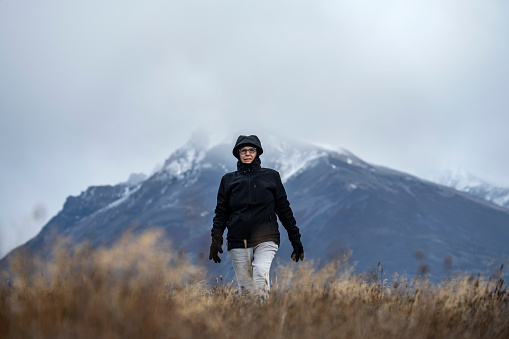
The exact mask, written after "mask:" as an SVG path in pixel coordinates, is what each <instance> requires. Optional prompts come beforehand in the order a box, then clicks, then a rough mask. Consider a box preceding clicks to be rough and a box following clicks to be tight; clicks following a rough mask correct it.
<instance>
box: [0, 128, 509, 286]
mask: <svg viewBox="0 0 509 339" xmlns="http://www.w3.org/2000/svg"><path fill="white" fill-rule="evenodd" d="M261 139H262V144H263V146H264V154H263V155H262V156H261V159H262V166H264V167H271V168H274V169H276V170H278V171H280V173H281V177H282V178H283V180H284V183H285V188H286V191H287V194H288V197H289V200H290V203H291V207H292V209H293V211H294V214H295V217H296V220H297V224H298V226H299V227H300V229H301V233H302V241H303V244H304V249H305V252H306V260H314V261H315V263H326V262H329V261H330V260H333V259H336V258H343V257H345V256H349V257H350V263H351V264H352V265H354V266H355V268H356V270H357V271H368V270H370V269H371V268H374V267H376V266H377V263H378V262H381V265H382V266H383V267H384V272H385V273H387V274H388V275H390V274H393V273H398V274H403V273H407V274H409V275H411V276H414V275H416V274H419V273H420V272H422V270H423V267H426V270H427V271H429V272H430V276H431V278H432V279H433V280H435V281H439V280H440V279H442V278H443V277H444V275H446V274H447V273H450V271H451V270H461V271H469V272H472V273H475V274H476V273H481V274H485V275H489V274H491V273H492V272H493V271H494V270H495V268H497V267H500V264H501V263H503V262H505V261H506V260H507V259H508V258H509V246H507V243H508V240H509V210H508V209H504V208H502V207H498V206H496V205H494V204H492V203H489V202H486V201H484V200H482V199H479V198H477V197H473V196H471V195H470V194H466V193H463V192H459V191H457V190H455V189H452V188H449V187H445V186H442V185H438V184H435V183H432V182H429V181H425V180H421V179H419V178H417V177H414V176H411V175H408V174H406V173H402V172H398V171H394V170H391V169H388V168H384V167H379V166H374V165H371V164H369V163H367V162H365V161H363V160H361V159H359V158H358V157H356V156H355V155H353V154H351V153H350V152H348V151H346V150H342V149H334V148H330V147H325V146H321V145H314V144H310V143H303V142H297V141H292V140H283V139H282V138H279V137H275V136H267V137H263V136H262V138H261ZM232 146H233V145H232V144H219V145H215V146H204V145H203V143H200V142H198V141H196V140H190V141H189V142H188V143H187V144H185V145H184V146H183V147H181V148H180V149H178V150H176V151H175V152H174V153H173V154H171V155H170V157H169V158H168V159H167V160H166V161H165V163H164V165H163V166H162V167H161V168H160V169H159V170H157V171H156V172H155V173H153V174H152V175H151V176H150V177H148V178H143V177H141V178H140V177H134V178H132V179H133V180H129V181H128V182H126V183H122V184H118V185H115V186H100V187H89V188H88V189H86V190H85V191H84V192H82V193H81V194H80V195H79V196H76V197H74V196H71V197H68V198H67V200H66V202H65V204H64V206H63V209H62V210H61V211H60V212H59V213H58V214H57V215H56V216H55V217H53V218H52V219H51V220H50V221H49V222H48V224H47V225H45V226H44V228H43V229H42V230H41V232H40V233H39V234H38V235H37V236H36V237H35V238H33V239H32V240H30V241H29V242H27V243H26V244H24V245H23V246H20V247H19V248H17V249H16V250H14V251H13V252H11V253H10V254H9V255H8V256H7V257H6V258H4V259H3V260H2V262H1V265H3V267H4V268H5V267H6V265H7V264H8V262H9V260H10V258H11V257H12V256H13V255H14V254H15V253H16V252H17V251H28V252H29V253H33V254H34V255H35V254H40V255H43V256H44V255H47V253H48V252H47V249H48V248H51V247H52V244H53V243H54V242H55V241H56V239H57V238H58V237H59V236H66V237H69V238H70V239H72V241H73V242H74V243H80V242H84V241H86V242H89V243H90V244H91V245H92V246H108V245H110V244H111V243H112V242H114V241H115V240H117V239H119V237H121V235H122V234H124V232H125V231H126V230H130V231H133V232H141V231H143V230H146V229H149V228H161V229H163V230H164V235H165V236H166V237H168V238H171V240H172V241H173V244H174V246H175V247H176V248H177V249H178V250H181V251H183V252H184V253H186V254H187V255H188V256H189V258H190V259H191V260H192V261H193V262H194V263H196V264H198V265H202V266H205V267H206V268H207V270H208V277H210V278H211V277H217V276H219V275H221V276H223V277H226V279H232V278H233V273H232V269H231V262H230V260H229V256H228V254H227V253H224V254H222V255H221V257H222V258H223V259H224V260H223V261H222V262H221V263H220V264H214V263H212V262H211V261H209V260H208V250H209V246H210V229H211V226H212V218H213V211H214V208H215V203H216V194H217V189H218V186H219V181H220V179H221V177H222V175H223V174H224V173H226V172H229V171H233V170H235V168H236V159H235V158H234V157H233V156H232V154H231V149H232ZM280 231H281V247H280V249H279V251H278V252H277V255H276V261H275V263H278V262H280V263H287V262H288V261H289V257H290V253H291V251H292V250H291V246H290V244H289V241H288V239H287V235H286V231H285V230H284V228H283V227H281V228H280ZM225 236H226V234H225ZM224 247H225V246H224ZM224 249H225V248H224ZM416 253H418V255H416ZM451 258H452V266H451V265H450V259H451Z"/></svg>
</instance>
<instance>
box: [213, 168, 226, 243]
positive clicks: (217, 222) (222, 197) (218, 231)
mask: <svg viewBox="0 0 509 339" xmlns="http://www.w3.org/2000/svg"><path fill="white" fill-rule="evenodd" d="M225 181H226V178H225V176H223V177H222V178H221V183H220V184H219V190H218V191H217V205H216V209H215V216H214V219H213V224H212V231H211V235H212V243H213V244H216V245H219V246H221V245H222V244H223V233H224V229H225V228H226V226H227V225H228V220H229V197H228V195H227V193H226V188H225Z"/></svg>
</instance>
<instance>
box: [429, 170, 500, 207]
mask: <svg viewBox="0 0 509 339" xmlns="http://www.w3.org/2000/svg"><path fill="white" fill-rule="evenodd" d="M432 181H433V182H436V183H438V184H441V185H444V186H447V187H452V188H454V189H457V190H458V191H462V192H466V193H468V194H471V195H473V196H476V197H478V198H481V199H484V200H486V201H490V202H493V203H495V204H497V205H499V206H502V207H505V208H509V187H499V186H495V185H493V184H490V183H488V182H486V181H484V180H482V179H480V178H478V177H476V176H474V175H472V174H470V173H467V172H466V171H465V170H464V169H461V168H454V169H448V170H446V171H445V172H444V173H443V174H442V175H441V176H439V177H436V178H433V179H432Z"/></svg>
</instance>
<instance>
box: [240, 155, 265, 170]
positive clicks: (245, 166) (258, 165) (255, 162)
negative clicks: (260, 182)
mask: <svg viewBox="0 0 509 339" xmlns="http://www.w3.org/2000/svg"><path fill="white" fill-rule="evenodd" d="M261 163H262V161H261V160H260V158H259V157H256V158H255V159H254V160H253V161H252V162H251V163H250V164H245V163H243V162H241V161H240V160H239V161H237V172H239V173H249V172H253V171H256V170H258V169H260V168H261V167H262V166H261Z"/></svg>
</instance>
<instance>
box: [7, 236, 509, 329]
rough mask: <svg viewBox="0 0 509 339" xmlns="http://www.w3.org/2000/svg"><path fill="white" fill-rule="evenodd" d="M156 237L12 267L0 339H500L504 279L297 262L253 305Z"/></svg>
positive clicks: (505, 313) (507, 307) (508, 314)
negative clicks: (373, 274) (401, 274)
mask: <svg viewBox="0 0 509 339" xmlns="http://www.w3.org/2000/svg"><path fill="white" fill-rule="evenodd" d="M161 238H162V237H161V234H159V233H158V232H154V231H152V232H147V233H144V234H142V235H138V236H133V235H128V236H126V237H124V238H123V239H122V240H121V241H120V242H119V243H117V244H115V245H114V246H112V247H111V248H110V249H108V250H106V249H103V250H95V251H92V250H91V249H90V248H88V247H86V246H83V247H81V248H78V249H75V250H74V251H72V252H69V251H66V250H65V248H66V246H65V244H64V245H62V246H61V247H59V248H60V249H59V250H57V254H56V260H55V261H53V263H52V264H47V263H36V262H34V260H33V258H26V257H20V258H17V260H15V261H14V262H13V268H12V269H11V271H10V272H9V273H8V276H4V283H3V285H2V286H1V287H0V337H1V338H71V337H73V338H194V337H196V338H198V337H199V338H202V337H206V338H212V337H216V338H218V337H221V338H223V337H226V338H240V337H242V338H265V337H270V338H321V337H323V338H370V337H372V338H509V304H508V300H509V295H508V293H507V292H508V290H507V288H506V287H504V282H503V281H502V280H501V279H492V280H484V279H483V278H481V277H470V276H456V277H453V278H450V279H449V280H447V281H445V282H443V283H441V284H440V285H433V284H431V283H429V282H428V281H426V280H425V279H420V278H419V279H414V280H412V281H406V280H404V279H397V278H394V279H393V280H392V281H389V280H387V279H382V277H381V276H379V278H380V279H367V278H366V277H365V276H362V275H356V274H353V273H352V271H351V270H350V269H349V268H348V267H346V266H344V265H343V264H341V263H339V262H335V263H330V264H329V265H327V266H325V267H322V268H320V269H315V268H313V265H311V264H310V263H306V262H304V263H303V264H300V263H299V264H298V265H295V264H294V265H290V266H287V267H282V268H280V269H279V270H278V271H277V272H275V274H273V275H275V276H276V277H277V278H275V279H274V280H273V284H272V290H271V295H270V299H269V300H268V301H265V302H263V303H261V302H260V301H259V300H257V299H256V298H253V297H252V296H249V295H239V294H237V293H236V290H235V288H234V287H232V286H231V285H230V284H223V283H218V282H209V281H206V280H204V270H203V268H199V267H195V266H193V265H191V264H190V263H189V261H188V260H187V259H186V258H185V257H184V256H183V255H179V254H178V253H177V254H175V253H174V252H173V251H172V249H171V246H170V245H169V244H168V243H166V242H164V241H160V239H161ZM28 265H30V269H29V270H28V269H25V268H26V267H28ZM4 273H5V272H4ZM7 278H8V279H7Z"/></svg>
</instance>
